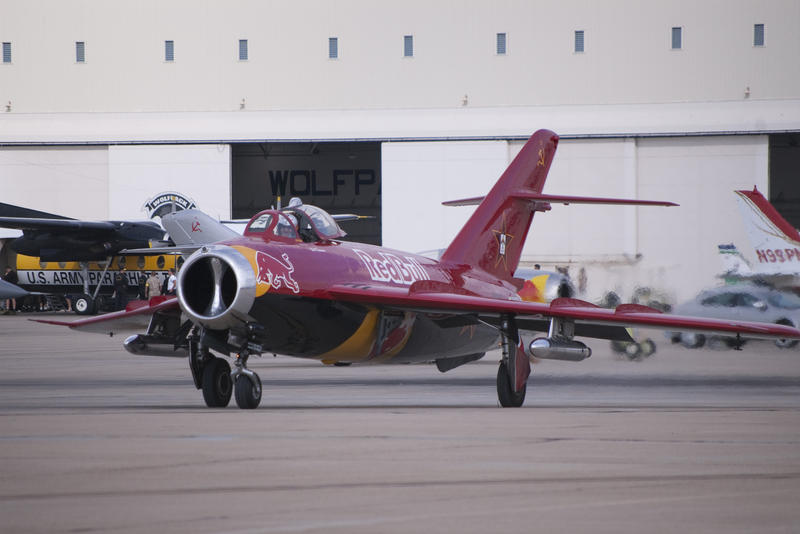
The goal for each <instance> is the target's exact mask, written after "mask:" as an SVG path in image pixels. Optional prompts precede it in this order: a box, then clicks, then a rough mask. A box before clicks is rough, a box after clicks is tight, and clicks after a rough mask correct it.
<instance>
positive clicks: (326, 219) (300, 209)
mask: <svg viewBox="0 0 800 534" xmlns="http://www.w3.org/2000/svg"><path fill="white" fill-rule="evenodd" d="M283 212H284V213H290V214H292V215H294V216H295V217H296V218H297V221H298V225H297V228H298V230H299V232H300V237H301V238H302V239H303V241H306V242H314V241H331V240H333V239H339V238H341V237H344V236H346V235H347V232H345V231H344V230H342V228H341V227H340V226H339V225H338V224H337V223H336V220H335V219H334V218H333V216H332V215H331V214H330V213H328V212H327V211H325V210H323V209H322V208H318V207H317V206H312V205H310V204H303V202H302V201H301V200H300V199H299V198H297V197H294V198H292V199H291V200H290V201H289V206H287V207H286V208H284V210H283Z"/></svg>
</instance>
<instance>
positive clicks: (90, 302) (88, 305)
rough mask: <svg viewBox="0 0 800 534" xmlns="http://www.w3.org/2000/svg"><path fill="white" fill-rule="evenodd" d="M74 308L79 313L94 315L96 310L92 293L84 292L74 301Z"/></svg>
mask: <svg viewBox="0 0 800 534" xmlns="http://www.w3.org/2000/svg"><path fill="white" fill-rule="evenodd" d="M72 309H73V310H75V313H77V314H78V315H93V314H94V313H95V310H96V307H95V303H94V299H93V298H92V297H91V295H87V294H85V293H84V294H83V295H81V296H79V297H77V298H76V299H75V301H74V302H73V303H72Z"/></svg>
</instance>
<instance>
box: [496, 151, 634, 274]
mask: <svg viewBox="0 0 800 534" xmlns="http://www.w3.org/2000/svg"><path fill="white" fill-rule="evenodd" d="M632 144H633V140H623V139H609V140H562V141H561V142H560V143H559V145H558V149H557V151H556V156H555V159H554V160H553V164H552V166H551V167H550V174H549V175H548V178H547V182H546V183H545V187H544V192H545V193H549V194H557V195H574V196H593V197H616V198H620V197H624V198H631V197H635V184H636V178H635V172H634V169H635V166H634V162H633V158H634V157H635V154H634V152H633V151H632V150H631V148H630V147H631V145H632ZM520 148H522V143H514V145H513V149H512V151H513V154H516V152H518V151H519V149H520ZM634 210H635V208H632V207H621V206H588V205H583V204H572V205H569V206H564V205H562V204H553V207H552V210H551V211H549V212H546V213H537V214H536V215H535V216H534V222H533V225H532V227H531V231H530V233H529V234H528V239H527V242H526V246H525V248H524V249H523V256H522V260H523V261H530V262H537V263H541V262H559V261H560V262H563V261H565V260H566V259H569V260H570V261H582V260H587V259H591V260H592V261H597V260H601V259H602V260H620V259H624V258H625V257H631V256H635V255H636V253H637V249H636V239H635V231H636V224H635V223H636V220H635V211H634Z"/></svg>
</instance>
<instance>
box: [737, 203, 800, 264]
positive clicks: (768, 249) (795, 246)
mask: <svg viewBox="0 0 800 534" xmlns="http://www.w3.org/2000/svg"><path fill="white" fill-rule="evenodd" d="M736 194H737V195H738V200H739V208H740V210H741V213H742V217H743V218H744V224H745V228H746V230H747V235H748V237H749V238H750V244H751V245H752V246H753V254H754V256H755V259H757V260H758V265H759V267H758V270H759V271H760V272H767V273H774V274H783V273H796V272H799V271H800V232H798V231H797V230H796V229H795V228H793V227H792V225H791V224H789V222H788V221H787V220H786V219H784V218H783V217H781V215H780V214H779V213H778V210H776V209H775V207H774V206H773V205H772V204H770V203H769V201H768V200H767V199H766V198H764V196H763V195H762V194H761V193H760V192H759V191H758V189H756V188H753V190H752V191H736Z"/></svg>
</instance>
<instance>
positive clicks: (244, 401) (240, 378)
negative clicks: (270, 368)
mask: <svg viewBox="0 0 800 534" xmlns="http://www.w3.org/2000/svg"><path fill="white" fill-rule="evenodd" d="M248 357H249V355H248V354H247V353H242V354H239V355H237V356H236V360H235V361H234V362H233V365H234V370H233V372H231V374H230V377H231V379H232V380H233V383H234V384H235V394H234V395H235V397H236V405H237V406H238V407H239V408H241V409H242V410H252V409H254V408H258V405H259V404H260V403H261V379H260V378H259V377H258V375H257V374H256V373H254V372H253V371H251V370H250V369H248V368H247V358H248Z"/></svg>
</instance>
